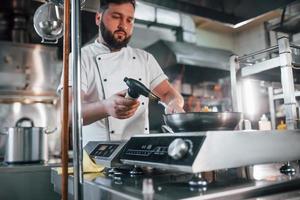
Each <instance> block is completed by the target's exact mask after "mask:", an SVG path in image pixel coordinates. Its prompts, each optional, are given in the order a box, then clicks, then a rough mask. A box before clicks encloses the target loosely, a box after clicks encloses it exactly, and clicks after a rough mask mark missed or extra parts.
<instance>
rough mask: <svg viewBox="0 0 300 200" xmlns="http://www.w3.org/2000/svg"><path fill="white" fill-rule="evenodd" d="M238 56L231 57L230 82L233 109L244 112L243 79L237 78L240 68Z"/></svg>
mask: <svg viewBox="0 0 300 200" xmlns="http://www.w3.org/2000/svg"><path fill="white" fill-rule="evenodd" d="M239 67H240V66H239V63H238V57H237V56H235V55H233V56H231V57H230V81H231V82H230V83H231V99H232V109H233V111H234V112H242V111H243V109H242V97H241V81H239V80H237V70H238V69H239Z"/></svg>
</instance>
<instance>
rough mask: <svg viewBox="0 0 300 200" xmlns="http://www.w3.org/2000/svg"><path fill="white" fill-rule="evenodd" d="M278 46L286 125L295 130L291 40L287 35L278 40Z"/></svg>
mask: <svg viewBox="0 0 300 200" xmlns="http://www.w3.org/2000/svg"><path fill="white" fill-rule="evenodd" d="M278 46H279V56H280V66H281V68H280V70H281V84H282V90H283V98H284V105H285V119H286V125H287V128H288V129H289V130H293V129H295V127H296V98H295V87H294V77H293V69H292V55H291V52H292V51H291V48H290V45H289V40H288V38H286V37H282V38H280V39H279V40H278Z"/></svg>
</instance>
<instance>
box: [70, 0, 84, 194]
mask: <svg viewBox="0 0 300 200" xmlns="http://www.w3.org/2000/svg"><path fill="white" fill-rule="evenodd" d="M71 2H72V3H71V27H72V32H71V36H72V43H71V44H72V48H71V49H72V71H73V76H72V78H73V80H72V83H73V84H72V93H73V104H72V133H73V155H74V159H73V166H74V199H75V200H80V199H83V168H82V159H83V158H82V118H81V81H80V80H81V70H80V68H81V67H80V65H81V52H80V47H81V33H80V24H81V20H80V1H79V0H72V1H71Z"/></svg>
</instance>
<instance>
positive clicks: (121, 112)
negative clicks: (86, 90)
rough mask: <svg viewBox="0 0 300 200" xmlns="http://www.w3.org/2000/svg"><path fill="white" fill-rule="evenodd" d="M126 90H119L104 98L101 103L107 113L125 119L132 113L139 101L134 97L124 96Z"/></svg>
mask: <svg viewBox="0 0 300 200" xmlns="http://www.w3.org/2000/svg"><path fill="white" fill-rule="evenodd" d="M126 91H127V90H124V91H121V92H119V93H117V94H114V95H113V96H111V97H110V98H108V99H106V100H104V102H103V103H104V106H105V110H106V113H107V115H109V116H112V117H114V118H117V119H127V118H129V117H131V116H133V115H134V113H135V112H136V110H137V108H138V107H139V105H140V102H139V101H137V100H135V99H127V98H125V95H126Z"/></svg>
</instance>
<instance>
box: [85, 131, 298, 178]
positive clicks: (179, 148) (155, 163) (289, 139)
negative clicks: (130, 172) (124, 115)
mask: <svg viewBox="0 0 300 200" xmlns="http://www.w3.org/2000/svg"><path fill="white" fill-rule="evenodd" d="M299 142H300V134H299V131H286V132H285V133H282V132H280V131H272V132H271V131H207V132H193V133H192V132H191V133H175V134H149V135H137V136H133V137H132V138H130V140H129V141H128V142H127V143H126V145H125V146H124V147H123V149H122V150H121V149H114V150H112V151H121V153H120V155H119V156H118V159H119V162H120V163H123V164H129V165H137V166H151V167H155V168H161V169H165V170H176V171H182V172H190V173H198V172H205V171H211V170H218V169H226V168H234V167H241V166H247V165H253V164H264V163H274V162H283V161H289V160H298V159H300V153H299V152H300V146H299V145H298V144H299ZM101 143H102V142H101ZM92 144H93V145H94V147H95V148H96V147H97V145H95V143H94V142H90V143H88V144H87V146H86V147H85V148H87V147H88V146H90V145H92ZM102 144H103V143H102ZM91 152H93V151H90V153H91ZM114 155H118V154H114ZM92 158H93V157H92ZM93 159H94V160H95V161H96V162H98V163H100V164H102V163H103V162H102V160H103V158H102V157H94V158H93ZM111 164H112V166H113V163H111Z"/></svg>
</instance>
